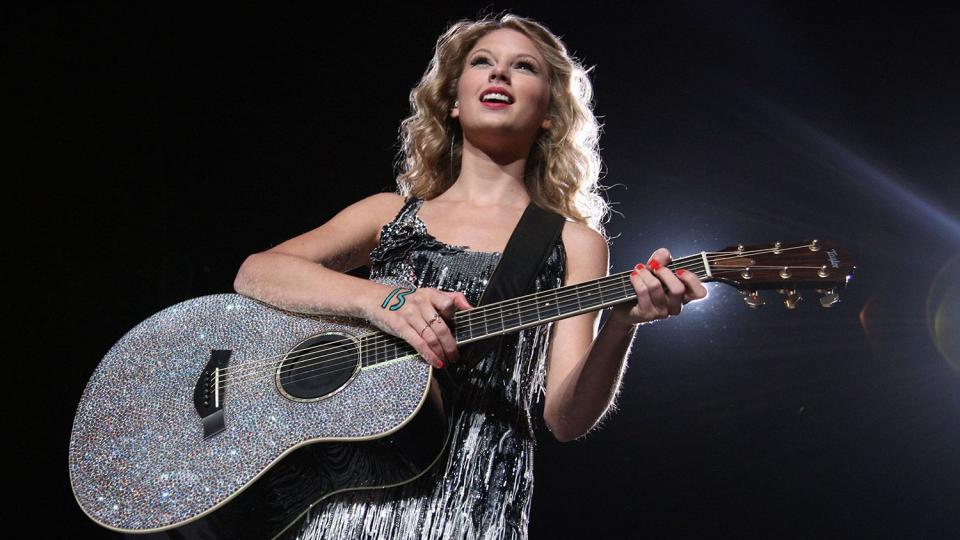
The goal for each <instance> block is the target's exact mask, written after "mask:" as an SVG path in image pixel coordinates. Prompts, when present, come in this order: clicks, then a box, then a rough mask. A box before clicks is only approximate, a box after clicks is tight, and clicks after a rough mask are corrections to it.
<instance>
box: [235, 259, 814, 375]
mask: <svg viewBox="0 0 960 540" xmlns="http://www.w3.org/2000/svg"><path fill="white" fill-rule="evenodd" d="M774 268H779V266H778V267H774ZM814 268H819V267H814ZM736 270H737V269H731V270H723V271H722V272H724V273H726V272H733V271H736ZM625 283H626V282H624V284H625ZM397 339H398V343H399V344H401V345H406V343H405V342H403V341H402V340H399V338H397ZM344 358H345V357H343V356H341V357H339V358H337V359H336V360H342V359H344ZM394 359H396V358H394ZM330 363H331V362H330V361H327V362H317V363H314V364H310V365H308V366H301V367H300V368H297V369H294V370H290V371H288V372H285V373H286V374H287V375H288V376H289V373H291V372H293V371H297V372H298V373H297V376H298V377H299V378H296V379H293V380H282V382H283V384H293V383H296V382H301V381H305V380H309V379H312V378H316V377H319V376H322V375H330V374H333V373H340V372H343V371H355V370H356V369H358V364H357V362H355V361H353V360H350V359H348V360H347V361H344V362H339V363H334V364H332V365H328V364H330ZM317 366H319V367H317ZM361 367H362V366H361ZM307 368H313V369H307ZM327 368H332V369H327ZM271 376H272V373H271ZM255 379H256V377H254V378H252V379H251V378H247V379H243V380H240V381H237V380H234V381H232V384H240V383H241V382H247V381H249V380H255ZM232 384H227V385H225V386H224V387H223V388H224V389H225V388H226V387H228V386H232Z"/></svg>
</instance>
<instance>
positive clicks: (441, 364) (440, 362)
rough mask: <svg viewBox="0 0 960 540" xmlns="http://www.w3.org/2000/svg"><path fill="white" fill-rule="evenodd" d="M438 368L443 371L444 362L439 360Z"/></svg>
mask: <svg viewBox="0 0 960 540" xmlns="http://www.w3.org/2000/svg"><path fill="white" fill-rule="evenodd" d="M437 367H438V368H440V369H443V360H440V359H439V358H438V359H437Z"/></svg>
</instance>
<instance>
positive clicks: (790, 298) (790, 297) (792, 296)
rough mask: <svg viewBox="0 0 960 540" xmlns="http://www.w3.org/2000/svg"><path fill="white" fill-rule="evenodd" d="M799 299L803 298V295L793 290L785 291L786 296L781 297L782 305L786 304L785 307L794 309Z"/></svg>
mask: <svg viewBox="0 0 960 540" xmlns="http://www.w3.org/2000/svg"><path fill="white" fill-rule="evenodd" d="M801 300H803V297H802V296H800V295H799V294H797V291H795V290H793V291H790V292H789V293H787V297H786V298H784V299H783V305H785V306H787V309H796V308H797V303H798V302H800V301H801Z"/></svg>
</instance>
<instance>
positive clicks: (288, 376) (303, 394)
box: [280, 334, 360, 400]
mask: <svg viewBox="0 0 960 540" xmlns="http://www.w3.org/2000/svg"><path fill="white" fill-rule="evenodd" d="M359 364H360V351H359V349H358V348H357V344H356V342H355V341H354V340H352V339H350V338H349V337H347V336H344V335H342V334H321V335H319V336H314V337H312V338H310V339H308V340H306V341H304V342H303V343H301V344H299V345H297V346H296V347H295V348H294V349H293V350H291V351H290V352H289V353H287V356H286V358H284V359H283V363H282V364H280V387H281V388H282V389H283V391H284V392H286V393H287V394H288V395H289V396H290V397H293V398H295V399H304V400H313V399H320V398H322V397H324V396H327V395H330V394H332V393H334V392H336V391H337V390H339V389H340V388H342V387H343V386H344V385H345V384H347V383H348V382H349V381H350V380H351V379H352V378H353V376H354V375H355V374H356V372H357V368H358V367H359Z"/></svg>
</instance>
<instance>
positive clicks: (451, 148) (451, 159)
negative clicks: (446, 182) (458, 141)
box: [450, 130, 457, 184]
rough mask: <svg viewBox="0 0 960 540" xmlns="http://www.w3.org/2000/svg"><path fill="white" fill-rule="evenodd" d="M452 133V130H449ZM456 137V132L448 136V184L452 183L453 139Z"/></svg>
mask: <svg viewBox="0 0 960 540" xmlns="http://www.w3.org/2000/svg"><path fill="white" fill-rule="evenodd" d="M451 131H452V130H451ZM456 136H457V133H456V132H453V133H451V134H450V183H451V184H452V183H453V139H454V137H456Z"/></svg>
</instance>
